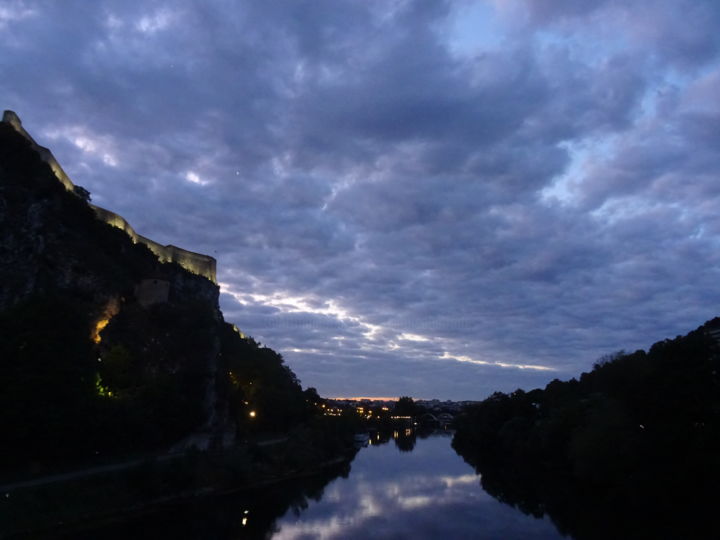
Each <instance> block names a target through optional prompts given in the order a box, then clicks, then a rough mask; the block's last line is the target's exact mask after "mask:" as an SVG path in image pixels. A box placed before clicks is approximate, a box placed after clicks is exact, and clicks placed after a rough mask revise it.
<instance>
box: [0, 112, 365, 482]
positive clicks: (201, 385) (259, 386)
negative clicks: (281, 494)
mask: <svg viewBox="0 0 720 540" xmlns="http://www.w3.org/2000/svg"><path fill="white" fill-rule="evenodd" d="M218 294H219V289H218V287H217V285H216V284H215V283H213V282H212V281H210V280H208V279H206V278H204V277H202V276H199V275H196V274H194V273H191V272H189V271H187V270H186V269H184V268H182V267H181V266H179V265H178V264H176V263H171V262H162V261H161V260H159V259H158V257H157V256H156V255H154V254H153V253H152V252H151V251H150V250H149V249H148V248H147V247H146V246H145V245H143V244H142V243H134V242H133V240H132V239H131V238H130V237H129V236H128V235H127V234H126V233H125V232H123V231H122V230H120V229H117V228H114V227H111V226H110V225H108V224H106V223H104V222H102V221H101V220H98V219H97V218H96V215H95V213H94V212H93V211H92V209H91V208H90V207H89V206H88V194H87V192H85V191H84V190H82V191H80V192H79V193H73V192H70V191H68V190H66V188H65V187H64V186H63V185H62V184H61V183H60V182H59V181H58V179H57V178H56V176H55V175H54V174H53V171H52V170H51V168H50V167H49V166H48V164H47V163H46V162H44V161H43V160H42V159H41V156H40V155H38V153H37V151H36V149H34V148H33V146H32V145H31V143H30V142H29V141H28V140H27V139H26V138H24V137H23V136H21V135H20V134H18V133H17V132H16V131H15V130H14V129H13V128H12V127H11V126H10V125H8V124H6V123H0V337H1V339H0V425H1V426H2V427H3V444H2V445H1V446H0V454H1V455H0V457H1V458H2V459H0V463H1V465H0V473H2V476H3V477H4V478H5V480H8V479H10V480H17V479H21V478H23V477H26V476H27V475H34V476H37V475H42V474H47V473H50V472H53V471H56V470H59V469H63V468H67V469H70V468H75V467H77V466H80V465H83V464H88V463H90V462H91V461H98V460H112V459H117V458H118V457H121V456H133V455H142V454H147V453H155V454H159V453H162V452H166V451H168V450H169V449H171V448H178V444H180V445H181V446H182V445H183V444H184V443H183V441H185V442H187V445H190V444H194V443H193V441H196V443H197V445H199V446H201V447H209V448H218V447H221V446H222V445H225V446H228V445H233V444H235V443H238V442H240V443H241V442H243V441H245V440H248V439H253V438H254V437H255V438H256V437H257V435H258V434H259V433H273V434H285V435H287V434H288V433H289V432H293V433H294V435H293V437H294V438H292V437H291V439H292V440H295V439H297V437H300V438H302V437H306V438H307V437H309V436H308V435H307V433H310V432H312V433H313V434H314V435H313V437H315V439H317V441H319V442H318V443H317V444H313V445H311V446H310V447H312V448H314V449H315V450H313V452H314V453H315V455H314V457H313V459H316V460H318V459H323V458H325V457H327V456H326V454H325V450H328V451H330V450H337V449H338V447H339V446H342V444H341V443H339V442H338V440H339V438H342V437H345V438H346V439H347V436H348V434H347V433H345V432H344V430H343V429H342V428H338V427H335V426H326V425H324V422H325V420H323V419H322V418H318V416H319V409H318V407H316V406H315V402H314V399H313V398H315V397H317V394H316V393H315V392H314V391H310V390H308V391H303V389H302V387H301V386H300V383H299V381H298V380H297V379H296V377H295V375H294V374H293V373H292V371H291V370H290V369H289V368H288V366H287V365H286V364H285V363H284V361H283V358H282V356H281V355H279V354H278V353H276V352H275V351H273V350H271V349H269V348H267V347H262V346H260V345H259V344H257V343H256V342H255V341H254V340H252V338H248V337H245V336H244V335H242V334H241V333H239V332H238V331H237V329H235V328H234V327H233V326H232V325H230V324H228V323H226V322H225V321H224V320H223V316H222V313H221V312H220V310H219V307H218ZM303 430H305V431H303ZM303 433H305V435H303ZM350 438H351V437H350ZM197 441H199V442H197ZM320 448H322V450H320ZM295 454H297V455H299V454H300V452H295Z"/></svg>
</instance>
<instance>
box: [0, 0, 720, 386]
mask: <svg viewBox="0 0 720 540" xmlns="http://www.w3.org/2000/svg"><path fill="white" fill-rule="evenodd" d="M0 74H2V76H0V106H2V108H3V109H12V110H14V111H15V112H17V113H18V115H19V116H20V117H21V119H22V120H23V125H24V126H25V128H26V129H27V130H28V131H29V132H30V133H31V134H32V135H33V137H34V138H35V139H36V140H37V141H38V142H39V143H40V144H42V145H43V146H46V147H48V148H50V149H51V150H52V152H53V153H54V154H55V156H56V157H57V159H58V161H59V162H60V164H61V165H62V166H63V168H64V169H65V170H66V171H67V173H68V174H69V176H70V177H71V178H72V179H73V181H74V182H75V183H76V184H79V185H82V186H83V187H85V188H86V189H88V190H89V191H90V192H91V194H92V200H93V202H94V203H95V204H97V205H99V206H102V207H105V208H107V209H109V210H113V211H115V212H117V213H119V214H121V215H123V216H124V217H125V218H126V219H127V220H128V221H129V222H130V223H131V224H132V225H133V227H134V228H135V230H136V231H137V232H138V233H139V234H142V235H144V236H147V237H150V238H153V239H154V240H156V241H158V242H161V243H164V244H170V243H172V244H174V245H179V246H181V247H184V248H186V249H190V250H193V251H198V252H201V253H206V254H209V255H212V256H214V257H215V258H217V260H218V281H219V283H220V286H221V307H222V310H223V313H224V316H225V319H226V320H228V321H230V322H233V323H235V324H237V325H238V326H239V327H240V328H241V329H242V330H243V331H244V332H246V333H247V334H250V335H252V336H253V337H254V338H255V339H256V340H258V341H259V342H261V343H262V344H264V345H267V346H269V347H272V348H273V349H275V350H277V351H279V352H280V353H281V354H282V355H283V357H284V358H285V361H286V362H287V364H288V365H289V366H290V367H291V368H292V370H293V371H294V372H295V373H296V374H297V376H298V378H299V379H301V381H302V383H303V385H304V386H313V387H315V388H317V389H318V391H319V392H320V393H321V394H322V395H325V396H400V395H410V396H413V397H416V398H425V399H430V398H439V399H456V400H460V399H482V398H484V397H486V396H488V395H489V394H491V393H492V392H494V391H512V390H514V389H516V388H524V389H526V390H529V389H532V388H535V387H542V386H544V385H545V384H547V383H548V382H549V381H550V380H552V379H555V378H558V379H561V380H564V379H569V378H571V377H574V376H578V375H579V374H580V373H581V372H583V371H587V370H589V369H591V367H592V364H593V362H595V361H597V360H598V359H599V358H601V357H603V356H604V355H607V354H611V353H614V352H616V351H618V350H621V349H624V350H627V351H633V350H636V349H638V348H648V347H649V346H650V345H651V344H652V343H654V342H656V341H659V340H662V339H666V338H673V337H675V336H676V335H680V334H685V333H687V332H688V331H690V330H693V329H695V328H697V327H698V326H699V325H701V324H702V323H703V322H705V321H706V320H708V319H711V318H713V317H715V316H716V315H719V314H720V271H719V269H720V266H719V263H720V242H719V240H720V212H718V209H720V2H716V1H714V0H635V1H632V2H627V1H625V0H623V1H615V0H534V1H530V0H507V1H502V0H487V1H475V2H470V1H462V0H458V1H454V2H453V1H437V0H416V1H413V0H384V1H379V0H376V1H375V0H356V1H348V0H313V1H311V0H304V1H301V0H297V1H293V0H285V1H276V0H257V1H254V0H248V1H244V2H237V1H230V0H203V1H199V0H197V1H191V0H173V1H172V2H171V1H155V0H143V1H131V0H123V1H107V0H106V1H103V0H96V1H92V2H91V1H80V0H65V1H63V2H57V1H50V0H47V1H39V0H38V1H30V0H27V1H23V0H2V2H0Z"/></svg>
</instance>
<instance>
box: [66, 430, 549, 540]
mask: <svg viewBox="0 0 720 540" xmlns="http://www.w3.org/2000/svg"><path fill="white" fill-rule="evenodd" d="M450 435H451V434H450V433H432V434H431V433H422V432H416V431H414V430H412V429H409V430H406V429H405V428H403V429H400V430H398V431H397V433H394V432H392V431H390V432H388V433H372V434H371V438H370V441H369V442H370V444H369V445H368V446H367V447H366V448H363V449H361V450H360V452H359V453H358V454H357V456H356V457H355V459H354V461H353V462H352V464H351V465H350V464H345V465H344V466H341V467H339V468H337V469H335V470H329V471H326V472H325V473H324V474H322V475H318V476H313V477H307V478H303V479H301V480H297V481H294V482H284V483H282V484H278V485H275V486H271V487H267V488H265V489H262V490H258V491H254V492H252V493H245V494H235V495H232V496H223V497H206V498H199V499H197V500H193V501H189V502H186V503H184V504H176V505H173V506H170V507H166V508H163V509H162V510H161V511H155V512H153V513H151V514H148V515H145V516H138V517H135V518H134V519H132V520H128V519H126V520H125V521H124V523H122V524H119V523H111V524H106V525H104V526H95V527H92V528H87V530H85V531H77V530H75V531H73V532H72V533H71V534H66V536H64V537H63V536H61V538H68V539H69V538H72V539H83V538H86V539H90V538H92V539H96V538H103V540H108V539H116V538H117V539H120V538H122V539H126V538H133V537H137V538H172V539H173V540H177V539H181V538H202V539H219V540H224V539H227V540H230V539H239V538H272V539H273V540H286V539H315V538H318V539H343V540H346V539H349V540H352V539H356V538H357V539H362V540H367V538H368V537H370V538H373V539H382V538H399V539H403V538H412V539H424V538H428V539H430V538H432V539H436V538H443V537H444V538H452V539H463V538H474V539H475V538H477V539H483V538H488V539H498V538H502V539H508V540H512V539H515V538H518V539H519V538H522V539H538V540H539V539H554V538H561V536H560V534H559V533H558V532H557V531H556V529H555V528H554V527H553V525H552V524H551V523H550V522H549V521H548V520H547V519H536V518H533V517H531V516H526V515H524V514H522V513H521V512H519V511H517V510H515V509H513V508H510V507H509V506H507V505H504V504H502V503H500V502H498V501H497V500H495V499H494V498H493V497H491V496H490V495H488V494H487V493H486V492H485V491H483V489H482V488H481V486H480V479H479V477H478V476H476V475H475V473H474V471H473V469H472V468H471V467H470V466H469V465H467V464H466V463H465V462H464V461H463V460H462V459H461V458H460V457H459V456H458V455H457V454H456V453H455V452H454V451H453V449H452V447H451V446H450Z"/></svg>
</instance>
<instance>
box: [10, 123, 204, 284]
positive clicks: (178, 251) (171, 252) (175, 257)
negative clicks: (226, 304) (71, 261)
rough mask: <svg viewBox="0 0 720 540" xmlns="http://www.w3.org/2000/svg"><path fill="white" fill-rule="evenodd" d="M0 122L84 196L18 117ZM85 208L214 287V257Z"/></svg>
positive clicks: (162, 259) (113, 215) (102, 210)
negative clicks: (165, 241) (160, 240)
mask: <svg viewBox="0 0 720 540" xmlns="http://www.w3.org/2000/svg"><path fill="white" fill-rule="evenodd" d="M2 122H3V123H5V124H9V125H11V126H12V127H13V128H14V129H15V131H17V132H18V133H19V134H21V135H22V136H23V137H25V138H26V139H27V140H28V141H29V142H30V143H31V144H32V146H33V148H34V150H35V151H36V152H37V153H38V154H39V155H40V157H41V158H42V159H43V161H45V163H47V164H48V166H49V167H50V169H51V170H52V171H53V173H54V174H55V177H56V178H57V179H58V181H59V182H60V183H61V184H62V185H63V186H64V187H65V189H66V190H68V191H70V192H71V193H75V194H77V195H79V196H83V193H84V194H87V192H86V191H85V190H84V189H83V188H81V187H79V186H76V185H75V184H73V182H72V180H70V178H69V177H68V175H67V174H66V173H65V171H64V170H63V168H62V167H61V166H60V164H59V163H58V162H57V160H56V159H55V156H53V154H52V152H50V150H48V149H47V148H45V147H43V146H40V145H39V144H38V143H37V142H35V139H33V138H32V137H31V136H30V134H29V133H28V132H27V131H25V128H23V126H22V122H21V121H20V118H19V117H18V115H17V114H15V113H14V112H13V111H5V112H4V113H3V117H2ZM88 205H89V206H90V207H91V208H92V209H93V211H94V212H95V216H96V217H97V218H98V219H99V220H100V221H103V222H105V223H107V224H108V225H112V226H113V227H117V228H118V229H122V230H123V231H125V233H127V235H128V236H129V237H130V238H131V239H132V241H133V242H135V243H136V244H137V243H140V244H143V245H145V246H146V247H147V248H148V249H149V250H150V251H152V252H153V253H154V254H155V255H156V256H157V258H158V259H159V260H160V262H163V263H167V262H174V263H177V264H179V265H180V266H182V267H183V268H185V269H186V270H188V271H189V272H192V273H193V274H197V275H199V276H203V277H205V278H207V279H209V280H210V281H212V282H213V283H215V284H217V279H216V267H217V262H216V261H215V259H214V258H213V257H210V256H209V255H203V254H200V253H195V252H192V251H188V250H186V249H182V248H179V247H177V246H173V245H167V246H163V245H162V244H159V243H157V242H155V241H154V240H151V239H150V238H147V237H145V236H142V235H139V234H138V233H136V232H135V229H133V228H132V226H131V225H130V224H129V223H128V222H127V220H126V219H125V218H124V217H122V216H120V215H118V214H116V213H115V212H111V211H110V210H106V209H105V208H100V207H99V206H95V205H94V204H91V203H89V202H88Z"/></svg>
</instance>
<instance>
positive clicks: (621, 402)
mask: <svg viewBox="0 0 720 540" xmlns="http://www.w3.org/2000/svg"><path fill="white" fill-rule="evenodd" d="M717 326H720V319H715V320H713V321H711V322H709V323H707V325H705V326H703V327H701V328H698V329H697V330H695V331H693V332H691V333H690V334H688V335H687V336H684V337H677V338H676V339H672V340H665V341H661V342H658V343H656V344H654V345H653V346H652V347H651V348H650V350H649V351H647V352H645V351H642V350H639V351H636V352H633V353H624V352H620V353H617V354H615V355H612V356H609V357H606V358H604V359H602V360H601V361H600V362H598V363H596V364H595V366H594V368H593V370H592V371H591V372H589V373H583V374H582V375H581V376H580V378H579V379H572V380H570V381H565V382H561V381H559V380H554V381H552V382H551V383H550V384H548V385H547V386H546V387H545V389H542V390H541V389H537V390H533V391H531V392H524V391H522V390H517V391H515V392H513V393H511V394H503V393H496V394H493V395H492V396H490V397H489V398H488V399H486V400H485V401H483V402H481V403H480V404H478V405H476V406H473V407H471V408H469V409H468V410H467V411H466V412H465V414H464V415H463V417H462V418H461V419H460V420H459V422H458V431H457V433H456V436H455V439H454V441H453V445H454V447H455V448H456V450H457V451H458V452H459V453H460V454H461V455H462V456H463V457H464V458H465V459H466V460H467V461H468V462H469V463H471V464H472V465H473V466H475V467H476V469H477V470H478V471H479V472H480V473H482V474H483V479H482V481H483V486H484V487H485V488H486V489H487V490H488V491H490V492H491V493H493V494H494V495H495V496H497V497H498V498H499V499H501V500H503V501H505V502H508V503H509V504H512V505H515V506H518V507H519V508H521V509H522V510H524V511H526V512H528V513H532V514H535V515H542V514H544V513H548V514H549V515H550V516H551V517H552V518H553V519H554V520H555V522H556V523H557V524H558V526H559V527H560V529H561V530H562V531H565V532H570V533H572V534H573V535H575V536H576V537H577V538H595V537H603V536H604V535H607V534H611V535H612V534H614V535H618V534H619V535H620V536H615V537H623V538H632V537H638V538H645V537H653V534H656V536H654V537H658V538H660V537H663V538H669V537H670V536H668V534H671V531H674V532H675V533H677V534H682V537H686V538H687V537H695V536H697V537H709V536H706V535H707V534H708V532H709V530H712V529H715V530H717V525H716V524H715V523H713V522H712V520H710V519H708V517H709V516H710V515H712V514H709V513H708V512H709V510H710V507H711V505H712V503H713V502H714V501H715V499H716V486H717V485H718V480H720V349H719V348H718V344H717V343H716V341H715V340H714V339H713V338H712V337H711V336H710V334H709V332H708V329H710V328H713V327H717ZM657 534H659V536H657Z"/></svg>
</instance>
